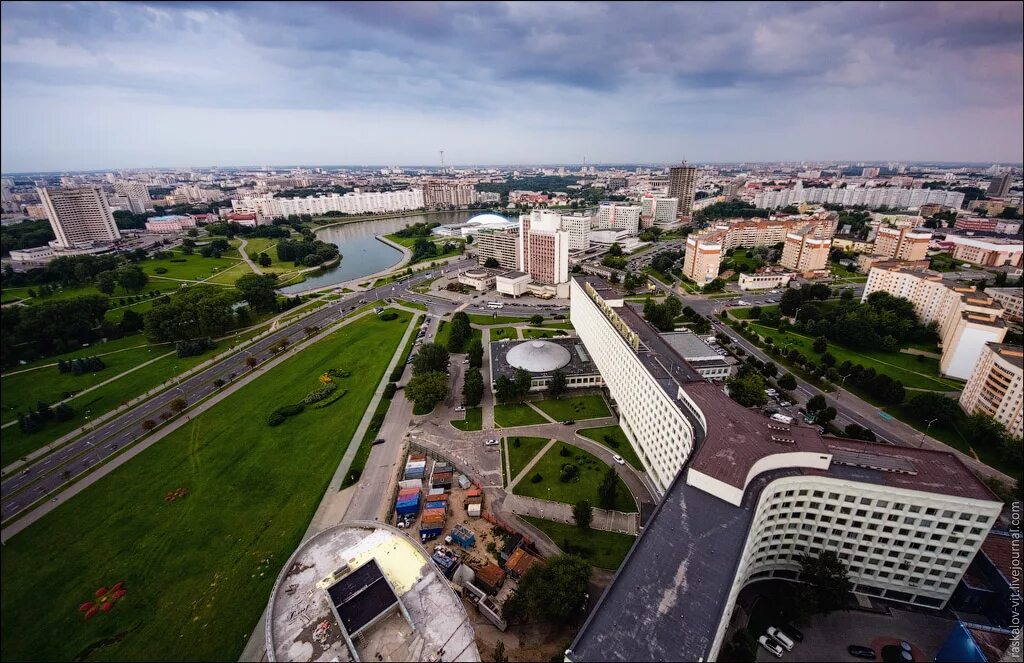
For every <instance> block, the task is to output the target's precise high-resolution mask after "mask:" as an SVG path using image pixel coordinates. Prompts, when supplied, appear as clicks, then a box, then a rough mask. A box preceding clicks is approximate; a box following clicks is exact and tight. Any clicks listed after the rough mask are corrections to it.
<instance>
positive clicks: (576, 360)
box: [490, 332, 604, 391]
mask: <svg viewBox="0 0 1024 663" xmlns="http://www.w3.org/2000/svg"><path fill="white" fill-rule="evenodd" d="M554 333H558V332H554ZM490 354H491V379H492V380H494V381H497V379H498V378H499V377H500V376H502V375H504V376H505V377H508V378H512V377H514V376H515V373H516V371H517V370H519V369H522V370H525V371H529V373H530V375H531V378H532V383H531V387H530V391H542V390H544V389H546V388H547V387H548V385H549V384H550V383H551V376H552V374H554V372H555V371H561V372H562V373H564V374H565V382H566V386H567V387H569V388H570V389H574V388H584V387H600V386H602V385H604V380H602V379H601V373H600V372H599V371H598V370H597V366H595V365H594V362H593V361H592V360H591V359H590V355H588V354H587V351H586V349H585V348H584V347H583V344H582V343H580V341H579V339H577V338H570V337H567V336H563V337H560V338H549V339H531V340H528V341H512V340H510V339H506V340H504V341H495V342H493V343H491V344H490ZM491 386H492V387H493V386H494V384H493V382H492V384H491Z"/></svg>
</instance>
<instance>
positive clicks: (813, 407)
mask: <svg viewBox="0 0 1024 663" xmlns="http://www.w3.org/2000/svg"><path fill="white" fill-rule="evenodd" d="M827 405H828V404H827V403H826V402H825V397H824V396H822V395H821V394H817V395H815V396H811V398H810V399H808V401H807V411H808V412H821V411H822V410H824V409H825V407H826V406H827Z"/></svg>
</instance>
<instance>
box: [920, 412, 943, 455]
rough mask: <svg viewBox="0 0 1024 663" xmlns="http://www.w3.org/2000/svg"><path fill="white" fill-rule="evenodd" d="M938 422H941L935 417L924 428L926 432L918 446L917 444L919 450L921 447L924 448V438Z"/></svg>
mask: <svg viewBox="0 0 1024 663" xmlns="http://www.w3.org/2000/svg"><path fill="white" fill-rule="evenodd" d="M938 420H939V418H938V417H935V418H934V419H932V420H931V421H929V422H927V423H928V425H927V426H925V427H924V431H922V432H921V436H920V437H919V438H918V444H917V448H918V449H920V448H921V447H923V446H924V436H925V435H927V434H928V431H929V430H930V429H931V427H932V424H934V423H935V422H936V421H938Z"/></svg>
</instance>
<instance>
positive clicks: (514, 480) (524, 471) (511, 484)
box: [505, 438, 558, 491]
mask: <svg viewBox="0 0 1024 663" xmlns="http://www.w3.org/2000/svg"><path fill="white" fill-rule="evenodd" d="M505 439H506V440H507V439H508V438H505ZM555 442H558V440H556V439H550V440H548V443H547V444H545V445H544V448H543V449H541V450H540V451H538V452H537V455H536V456H534V457H533V458H531V459H530V462H529V463H527V464H526V467H524V468H523V469H522V471H521V472H520V473H519V474H518V475H517V476H515V477H512V478H511V479H510V480H509V482H508V489H509V490H510V491H511V490H512V489H513V488H515V487H516V484H517V483H519V481H520V479H522V478H523V477H525V476H526V475H527V474H528V473H529V471H530V470H532V469H533V466H534V465H536V464H537V463H538V462H539V461H540V459H541V458H542V457H543V456H544V454H546V453H547V452H548V449H550V448H551V447H552V446H554V444H555ZM510 469H511V468H510Z"/></svg>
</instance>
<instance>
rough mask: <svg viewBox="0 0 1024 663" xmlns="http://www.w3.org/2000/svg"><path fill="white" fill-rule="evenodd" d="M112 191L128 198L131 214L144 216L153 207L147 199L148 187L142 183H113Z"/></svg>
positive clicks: (126, 181) (124, 181) (122, 181)
mask: <svg viewBox="0 0 1024 663" xmlns="http://www.w3.org/2000/svg"><path fill="white" fill-rule="evenodd" d="M114 191H116V192H117V193H119V194H121V195H123V196H126V197H127V198H128V206H129V209H130V210H131V212H132V214H144V213H145V212H146V210H147V209H150V208H152V207H153V202H152V201H151V200H150V198H149V187H147V186H146V185H145V184H144V183H143V182H135V181H132V180H120V181H118V182H114Z"/></svg>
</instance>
